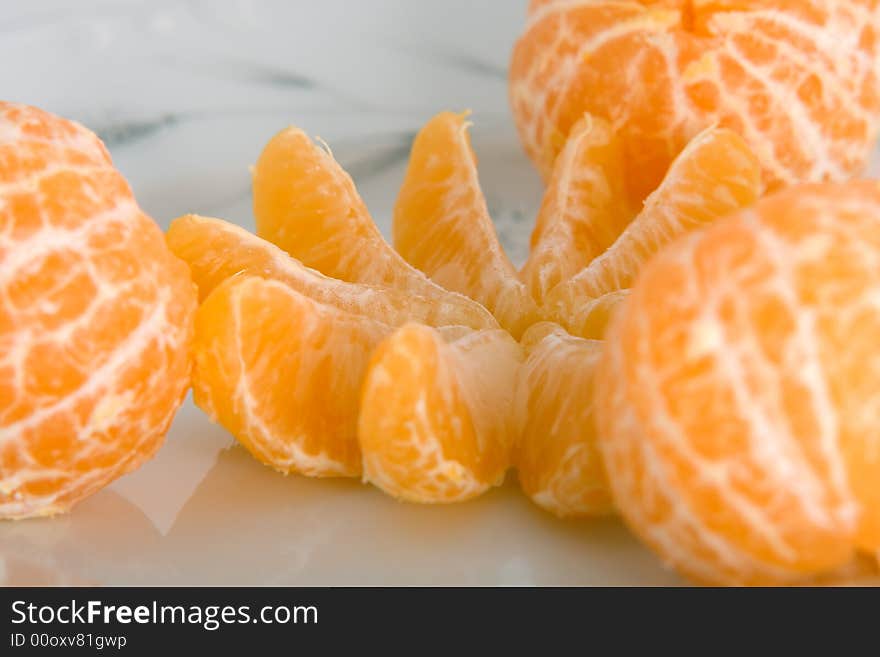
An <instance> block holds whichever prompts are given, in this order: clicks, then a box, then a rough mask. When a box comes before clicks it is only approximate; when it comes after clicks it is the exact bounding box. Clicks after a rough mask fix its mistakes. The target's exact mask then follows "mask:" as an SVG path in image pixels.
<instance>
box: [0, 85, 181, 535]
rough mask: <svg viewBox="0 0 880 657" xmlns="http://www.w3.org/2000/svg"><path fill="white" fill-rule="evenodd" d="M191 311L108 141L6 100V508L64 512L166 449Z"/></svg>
mask: <svg viewBox="0 0 880 657" xmlns="http://www.w3.org/2000/svg"><path fill="white" fill-rule="evenodd" d="M195 307H196V292H195V287H194V285H193V283H192V281H191V280H190V277H189V273H188V271H187V268H186V265H185V264H184V263H182V262H180V261H179V260H178V259H177V258H175V257H174V256H173V255H172V254H171V253H170V252H169V251H168V249H167V248H166V246H165V243H164V240H163V238H162V233H161V231H160V230H159V228H158V227H157V226H156V225H155V224H154V223H153V221H152V220H151V219H150V218H149V217H148V216H147V215H145V214H144V213H143V212H142V211H141V210H140V208H139V207H138V205H137V203H136V202H135V199H134V197H133V196H132V193H131V189H130V188H129V186H128V184H127V183H126V182H125V179H124V178H123V177H122V175H121V174H120V173H119V172H118V171H117V170H116V169H115V168H114V167H113V164H112V162H111V161H110V156H109V155H108V154H107V151H106V150H105V149H104V146H103V144H102V143H101V141H100V140H99V139H98V138H97V137H96V136H95V135H94V134H93V133H91V132H90V131H89V130H87V129H86V128H84V127H82V126H80V125H78V124H76V123H73V122H71V121H67V120H65V119H62V118H59V117H57V116H53V115H52V114H49V113H47V112H44V111H42V110H39V109H36V108H34V107H29V106H26V105H18V104H14V103H7V102H0V517H3V518H23V517H28V516H42V515H52V514H55V513H60V512H63V511H66V510H67V509H69V508H70V507H71V506H72V505H73V504H74V503H76V502H77V501H79V500H81V499H83V498H84V497H86V496H87V495H89V494H91V493H94V492H95V491H97V490H98V489H100V488H101V487H103V486H105V485H106V484H108V483H109V482H111V481H112V480H114V479H116V478H117V477H119V476H121V475H123V474H125V473H127V472H130V471H131V470H133V469H135V468H137V467H138V466H139V465H141V464H142V463H143V462H144V461H146V460H147V459H149V458H150V457H151V456H152V455H153V454H154V453H155V452H156V451H157V450H158V449H159V447H160V446H161V444H162V440H163V438H164V435H165V432H166V431H167V429H168V426H169V424H170V423H171V419H172V417H173V416H174V413H175V411H176V410H177V408H178V406H179V404H180V403H181V401H182V399H183V396H184V394H185V392H186V389H187V387H188V385H189V373H190V365H191V363H190V354H189V347H190V342H191V339H192V319H193V314H194V312H195Z"/></svg>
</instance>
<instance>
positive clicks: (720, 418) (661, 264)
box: [596, 182, 880, 584]
mask: <svg viewBox="0 0 880 657" xmlns="http://www.w3.org/2000/svg"><path fill="white" fill-rule="evenodd" d="M878 338H880V183H877V182H851V183H838V184H831V183H826V184H819V185H815V184H814V185H802V186H797V187H792V188H790V189H788V190H786V191H783V192H780V193H778V194H774V195H771V196H768V197H766V198H764V199H762V200H761V201H759V202H758V203H757V204H756V205H755V206H753V208H752V209H749V210H745V211H741V212H739V213H737V214H734V215H732V216H730V217H728V218H726V219H721V220H719V221H718V222H716V223H714V224H712V225H711V226H709V227H708V228H706V229H704V230H702V231H698V232H696V233H692V234H691V235H689V236H687V237H685V238H683V239H681V240H679V241H678V242H676V243H674V244H673V245H671V246H670V247H668V248H667V249H665V250H664V251H661V252H660V253H659V254H658V255H657V256H655V257H654V258H653V259H652V260H651V261H649V263H648V264H647V265H646V266H645V268H644V269H643V270H642V272H641V274H640V277H639V280H638V282H637V283H636V285H635V287H634V288H633V290H632V292H631V294H630V296H629V298H628V299H627V300H626V301H625V302H624V303H623V306H622V309H621V311H620V312H619V313H618V314H617V315H616V317H615V318H614V319H613V320H612V323H611V326H610V327H609V330H608V332H607V333H606V339H607V344H606V349H605V352H604V354H603V357H602V361H601V362H600V365H599V370H598V373H597V375H596V376H597V378H596V390H597V393H596V395H597V399H596V413H597V417H598V435H599V447H600V451H601V453H602V456H603V459H604V464H605V468H606V473H607V475H608V480H609V482H610V485H611V488H612V492H613V495H614V502H615V506H616V507H617V508H618V509H619V510H620V512H621V514H622V515H623V517H624V518H625V519H626V521H627V523H628V524H629V525H630V526H631V527H632V528H633V529H634V530H635V532H636V533H637V534H638V535H639V536H641V537H642V538H643V539H644V540H645V541H646V542H647V543H648V544H649V545H650V546H652V547H653V548H654V549H655V550H656V551H657V552H658V553H659V554H660V555H661V556H663V557H664V558H665V559H666V560H667V561H668V562H669V563H671V564H672V565H673V566H675V567H676V568H677V569H679V570H680V571H681V572H683V573H685V574H687V575H689V576H691V577H693V578H694V579H696V580H699V581H703V582H709V583H714V584H788V583H801V582H805V581H815V580H816V578H826V579H830V580H832V581H834V579H835V577H836V576H840V574H841V573H843V572H848V571H851V570H852V567H853V566H855V565H856V564H858V563H859V562H860V561H864V560H867V561H868V562H870V561H871V560H874V561H873V565H874V570H875V571H876V566H877V565H880V564H878V562H877V559H878V557H880V352H878V349H877V344H878Z"/></svg>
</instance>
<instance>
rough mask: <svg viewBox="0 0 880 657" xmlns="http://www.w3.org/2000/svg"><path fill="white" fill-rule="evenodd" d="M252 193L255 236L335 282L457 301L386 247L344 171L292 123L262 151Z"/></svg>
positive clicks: (444, 300)
mask: <svg viewBox="0 0 880 657" xmlns="http://www.w3.org/2000/svg"><path fill="white" fill-rule="evenodd" d="M253 194H254V217H255V218H256V222H257V234H258V235H259V236H260V237H263V238H264V239H267V240H269V241H270V242H272V243H274V244H276V245H278V246H279V247H281V248H282V249H284V250H285V251H287V252H288V253H289V254H290V255H292V256H293V257H294V258H296V259H297V260H299V261H301V262H302V263H303V264H304V265H306V266H307V267H312V268H313V269H317V270H318V271H320V272H321V273H322V274H324V275H326V276H330V277H332V278H337V279H339V280H342V281H349V282H352V283H363V284H366V285H377V286H381V287H392V288H396V289H398V290H401V291H404V292H409V293H412V294H417V295H419V296H421V297H425V298H427V299H431V300H434V301H436V302H440V303H444V302H445V303H458V302H460V295H458V294H456V293H454V292H451V291H449V290H447V289H445V288H443V287H441V286H439V285H437V284H436V283H434V282H432V281H431V280H430V279H429V278H428V277H427V276H425V274H423V273H422V272H420V271H418V270H416V269H414V268H413V267H411V266H410V265H409V264H408V263H407V262H406V261H405V260H404V259H403V258H402V257H401V256H400V254H398V253H397V252H396V251H395V250H394V249H393V248H391V246H390V245H389V244H388V242H386V241H385V240H384V238H383V237H382V234H381V233H380V232H379V229H378V228H377V227H376V224H375V223H374V222H373V219H372V217H371V216H370V213H369V211H368V210H367V207H366V205H364V202H363V200H362V199H361V197H360V195H359V194H358V192H357V189H355V186H354V183H353V182H352V180H351V177H350V176H349V175H348V174H347V173H346V172H345V171H343V169H342V167H340V166H339V164H338V163H337V162H336V160H334V159H333V156H332V154H331V153H330V152H329V151H327V150H324V149H323V148H320V147H318V146H317V145H316V144H315V143H314V142H312V140H311V139H310V138H309V137H308V136H307V135H306V134H305V133H304V132H303V131H302V130H300V129H299V128H295V127H290V128H287V129H286V130H283V131H281V132H280V133H278V134H277V135H275V137H273V138H272V139H271V140H270V141H269V143H268V144H267V145H266V147H265V148H264V149H263V152H262V153H261V154H260V157H259V159H258V160H257V164H256V166H255V167H254V176H253Z"/></svg>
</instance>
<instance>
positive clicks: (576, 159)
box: [520, 115, 641, 304]
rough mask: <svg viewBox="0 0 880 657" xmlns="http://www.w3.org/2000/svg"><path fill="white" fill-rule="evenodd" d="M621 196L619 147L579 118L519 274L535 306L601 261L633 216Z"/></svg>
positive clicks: (609, 133)
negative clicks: (590, 265)
mask: <svg viewBox="0 0 880 657" xmlns="http://www.w3.org/2000/svg"><path fill="white" fill-rule="evenodd" d="M637 207H641V203H638V204H637V203H635V202H632V201H630V199H629V195H628V192H627V190H626V174H625V167H624V153H623V144H622V143H621V140H620V138H619V137H618V135H616V134H615V133H614V131H613V130H612V129H611V125H610V124H609V123H608V122H607V121H604V120H602V119H597V118H595V117H593V116H590V115H586V116H584V117H583V118H582V119H581V120H580V121H579V122H578V123H577V124H576V125H575V126H574V127H573V128H572V130H571V135H570V136H569V138H568V141H567V142H566V144H565V148H564V149H563V151H562V153H561V154H560V155H559V158H558V159H557V160H556V164H555V166H554V167H553V173H552V175H551V176H550V180H549V181H548V183H547V189H546V190H545V192H544V199H543V202H542V203H541V209H540V211H539V212H538V218H537V220H536V221H535V228H534V230H533V231H532V238H531V248H530V249H529V257H528V260H526V263H525V265H524V266H523V268H522V271H521V272H520V276H521V277H522V279H523V280H524V281H525V282H526V284H527V285H528V288H529V290H530V291H531V293H532V295H533V297H534V298H535V301H537V302H538V303H539V304H543V303H544V301H545V298H546V296H547V293H548V292H550V290H552V289H553V288H554V287H556V286H557V285H559V284H560V283H562V282H563V281H566V280H568V279H569V278H571V277H572V276H574V275H575V274H577V273H578V272H579V271H581V270H582V269H583V268H584V267H586V266H587V265H589V264H590V262H592V261H593V259H595V258H597V257H599V256H600V255H602V253H604V252H605V250H606V249H607V248H608V247H610V246H611V245H612V244H613V243H614V240H616V239H617V238H618V237H619V236H620V234H621V233H622V232H623V231H624V229H625V228H626V227H627V225H628V224H629V222H630V221H632V219H633V217H635V216H636V214H638V211H637V209H636V208H637Z"/></svg>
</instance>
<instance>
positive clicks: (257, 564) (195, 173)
mask: <svg viewBox="0 0 880 657" xmlns="http://www.w3.org/2000/svg"><path fill="white" fill-rule="evenodd" d="M525 4H526V2H525V0H517V1H515V2H514V1H512V0H492V1H486V2H471V1H466V0H444V1H443V2H437V1H436V0H418V1H416V0H397V1H392V0H364V1H360V0H359V1H357V2H355V1H352V0H321V1H320V2H314V1H313V0H309V1H303V2H300V1H292V2H291V1H288V2H281V1H278V2H256V1H249V0H220V1H211V2H209V1H207V0H204V1H200V0H191V1H189V2H167V1H157V0H152V1H143V2H134V1H110V0H105V1H89V0H78V1H77V2H69V1H65V0H56V1H52V2H49V1H45V2H43V1H39V2H33V1H32V2H4V3H3V4H2V9H0V61H3V62H4V64H3V66H2V67H0V96H2V97H3V98H5V99H9V100H16V101H21V102H26V103H30V104H34V105H38V106H41V107H44V108H46V109H48V110H51V111H53V112H56V113H58V114H61V115H64V116H69V117H72V118H75V119H77V120H79V121H81V122H83V123H85V124H86V125H88V126H90V127H91V128H93V129H94V130H96V131H97V132H98V133H99V134H100V135H101V136H102V137H103V138H104V139H105V140H106V142H107V144H108V146H109V148H110V150H111V152H112V154H113V157H114V160H115V161H116V163H117V165H118V166H119V167H120V168H121V169H122V170H123V172H124V173H125V174H126V175H127V176H128V178H129V180H130V182H131V184H132V186H133V187H134V190H135V192H136V194H137V196H138V199H139V201H140V203H141V205H142V206H143V207H144V208H145V209H146V210H147V211H148V212H149V213H150V214H151V215H152V216H153V217H155V218H156V220H157V221H158V222H159V223H160V224H161V225H162V226H163V227H164V226H167V224H168V222H169V221H170V220H171V219H172V218H174V217H175V216H177V215H179V214H183V213H186V212H198V213H201V214H208V215H215V216H219V217H224V218H226V219H230V220H234V221H237V222H239V223H241V224H242V225H245V226H247V227H252V226H253V220H252V217H251V212H250V189H249V175H248V166H249V165H250V164H251V163H252V162H253V161H254V160H255V158H256V157H257V155H258V153H259V151H260V149H261V147H262V146H263V144H264V143H265V142H266V140H267V139H268V138H269V137H270V136H271V135H272V134H274V133H275V132H276V131H278V130H279V129H281V128H283V127H284V126H286V125H288V124H290V123H296V124H298V125H300V126H301V127H303V128H304V129H305V130H306V131H308V132H310V133H312V134H316V135H320V136H321V137H323V138H324V139H326V140H327V141H328V142H329V143H330V145H331V146H332V148H333V152H334V154H335V155H336V157H337V158H338V159H339V160H340V161H341V162H342V164H343V165H344V166H345V167H346V168H347V169H348V170H349V171H350V172H351V173H352V175H353V177H354V178H355V180H356V182H357V184H358V187H359V189H360V191H361V193H362V194H363V196H364V197H365V199H366V201H367V203H368V205H369V207H370V208H371V210H372V211H373V213H374V215H375V217H376V220H377V222H378V223H379V224H380V226H381V227H382V228H383V230H387V228H388V226H389V223H388V221H389V217H390V211H391V207H392V204H393V200H394V197H395V194H396V191H397V187H398V186H399V184H400V182H401V180H402V177H403V171H404V166H405V162H406V154H407V149H408V146H409V142H410V140H411V138H412V136H413V134H414V132H415V130H417V129H418V127H419V126H420V125H421V123H422V122H424V121H425V120H426V119H428V118H429V117H430V116H431V115H433V114H434V113H436V112H437V111H440V110H443V109H465V108H470V109H472V110H473V112H474V115H473V120H474V123H475V127H474V129H473V135H474V144H475V148H476V149H477V153H478V156H479V158H480V167H481V168H480V172H481V178H482V182H483V185H484V188H485V191H486V194H487V197H488V199H489V204H490V207H491V210H492V212H493V216H494V218H495V220H496V223H497V224H498V228H499V232H500V234H501V236H502V240H503V241H504V243H505V245H506V246H507V247H508V248H509V250H510V252H511V254H512V256H513V257H514V258H515V259H517V260H521V259H522V257H523V255H524V249H525V245H526V241H527V238H528V234H529V231H530V228H531V222H532V220H533V218H534V213H535V211H536V209H537V207H538V204H539V202H540V194H541V186H540V183H539V181H538V178H537V176H536V174H535V173H534V172H533V170H532V168H531V166H530V165H529V163H528V162H527V161H526V159H525V156H524V155H523V154H522V152H521V150H520V147H519V144H518V142H517V139H516V135H515V133H514V129H513V126H512V123H511V119H510V115H509V112H508V108H507V97H506V81H505V77H506V65H507V57H508V54H509V52H510V48H511V46H512V43H513V40H514V38H515V37H516V34H517V33H518V31H519V30H520V28H521V25H522V22H523V16H524V12H525ZM232 444H233V441H232V439H231V438H230V436H229V435H228V434H227V433H226V432H225V431H224V430H223V429H221V428H220V427H217V426H214V425H212V424H210V423H209V422H208V421H207V419H206V418H205V417H204V416H203V415H202V414H201V412H200V411H198V410H197V409H196V408H195V407H193V406H192V405H191V403H190V402H187V404H186V405H185V406H184V407H183V409H182V410H181V412H180V414H179V415H178V417H177V419H176V421H175V423H174V426H173V428H172V430H171V433H170V435H169V437H168V441H167V443H166V445H165V447H164V448H163V449H162V451H161V452H160V453H159V455H158V456H157V457H156V459H154V460H153V461H152V462H150V463H149V464H147V465H146V466H145V467H144V468H142V469H141V470H139V471H138V472H136V473H134V474H132V475H129V476H127V477H124V478H123V479H121V480H119V481H118V482H116V483H115V484H114V485H112V486H111V487H109V488H108V489H105V490H104V491H102V492H100V493H98V494H97V495H95V496H94V497H92V498H90V499H89V500H87V501H85V502H83V503H82V504H81V505H80V506H78V507H77V508H75V509H74V511H73V512H72V513H70V514H68V515H66V516H63V517H59V518H55V519H51V520H35V521H21V522H15V523H2V524H0V582H5V583H7V584H27V583H52V582H55V583H106V584H129V583H132V584H189V583H192V584H195V583H198V584H308V585H340V584H477V585H483V584H505V585H506V584H562V585H566V584H674V583H676V582H677V581H678V580H677V579H676V578H675V577H674V576H673V575H671V574H670V573H669V572H668V571H666V570H664V569H663V568H662V567H661V565H660V563H659V562H658V561H657V560H655V559H654V557H653V556H651V555H650V554H649V553H648V552H647V551H646V550H644V549H643V548H642V547H641V546H640V545H639V544H638V543H636V541H635V540H634V539H632V538H631V537H630V536H629V535H628V534H627V532H626V531H625V530H624V529H623V528H622V527H621V525H620V524H619V523H618V522H617V521H615V520H603V521H598V522H573V521H569V522H562V521H558V520H555V519H554V518H552V517H550V516H548V515H546V514H545V513H543V512H540V511H538V510H537V509H535V508H534V507H533V506H532V505H531V504H530V503H529V502H528V501H527V500H525V498H523V497H522V496H521V495H520V494H519V493H518V491H517V490H516V487H515V485H513V484H508V485H506V486H505V487H503V488H501V489H499V490H497V491H494V492H492V493H491V494H488V495H486V496H485V497H483V498H481V499H479V500H476V501H474V502H471V503H467V504H462V505H458V506H453V507H418V506H412V505H406V504H401V503H398V502H395V501H393V500H392V499H390V498H388V497H386V496H384V495H383V494H381V493H380V492H378V491H377V490H375V489H372V488H370V487H368V486H364V485H361V484H359V483H357V482H352V481H335V482H334V481H315V480H308V479H304V478H300V477H294V476H290V477H282V476H280V475H278V474H276V473H274V472H272V471H270V470H269V469H268V468H265V467H263V466H261V465H259V464H258V463H257V462H255V461H254V460H253V459H252V458H250V457H249V456H248V454H247V453H246V452H244V450H242V449H241V448H239V447H237V446H232Z"/></svg>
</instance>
